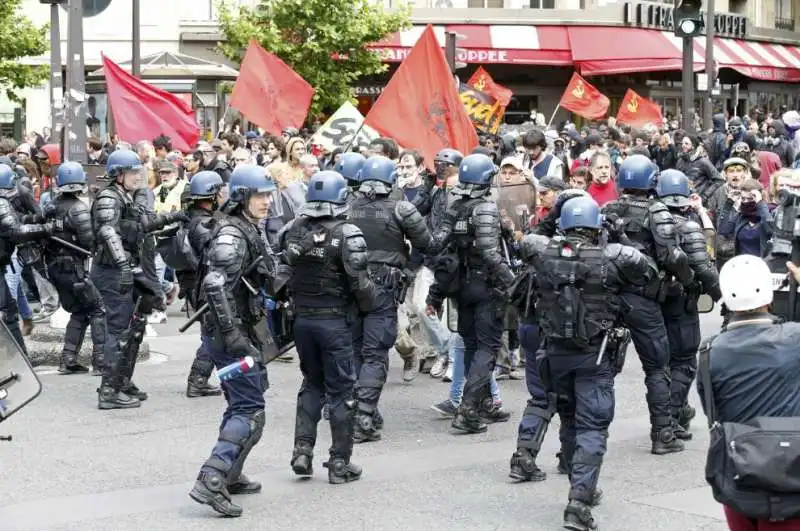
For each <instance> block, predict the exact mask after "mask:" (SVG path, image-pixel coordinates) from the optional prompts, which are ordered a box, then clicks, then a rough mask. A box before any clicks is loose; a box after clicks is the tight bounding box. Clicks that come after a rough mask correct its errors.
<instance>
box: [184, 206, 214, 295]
mask: <svg viewBox="0 0 800 531" xmlns="http://www.w3.org/2000/svg"><path fill="white" fill-rule="evenodd" d="M188 214H189V216H190V219H189V223H188V224H187V225H186V227H185V230H186V235H187V236H188V240H189V245H190V246H191V251H192V254H193V256H194V258H195V259H196V260H197V264H198V266H197V268H195V269H186V270H180V269H176V270H175V276H176V277H177V279H178V285H179V286H180V293H179V296H180V297H181V298H182V297H187V298H188V301H189V304H190V305H191V306H192V307H193V308H197V300H196V295H197V293H196V290H195V288H196V286H197V283H198V282H197V280H198V278H200V277H198V271H199V269H200V267H201V264H202V263H203V257H204V255H205V251H206V247H207V246H208V242H210V241H211V236H212V235H213V233H214V228H215V226H216V224H217V219H216V218H215V217H214V215H213V213H212V212H209V211H208V210H205V209H202V208H191V209H189V212H188Z"/></svg>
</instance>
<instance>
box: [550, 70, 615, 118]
mask: <svg viewBox="0 0 800 531" xmlns="http://www.w3.org/2000/svg"><path fill="white" fill-rule="evenodd" d="M558 104H559V105H560V106H561V107H564V108H565V109H567V110H569V111H572V112H574V113H575V114H577V115H578V116H583V117H584V118H586V119H588V120H596V119H598V118H602V117H603V116H605V115H606V113H607V112H608V107H609V105H611V102H610V101H608V98H606V97H605V96H604V95H603V93H602V92H600V91H599V90H597V89H596V88H595V87H593V86H592V85H591V84H589V82H588V81H586V80H585V79H583V78H582V77H581V76H580V74H578V73H577V72H575V73H574V74H572V79H570V80H569V83H568V84H567V89H566V90H565V91H564V95H563V96H561V101H560V102H558Z"/></svg>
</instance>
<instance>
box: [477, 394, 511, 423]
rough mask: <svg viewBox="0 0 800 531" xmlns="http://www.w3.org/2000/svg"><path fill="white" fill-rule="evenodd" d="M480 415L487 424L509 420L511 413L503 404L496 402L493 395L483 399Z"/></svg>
mask: <svg viewBox="0 0 800 531" xmlns="http://www.w3.org/2000/svg"><path fill="white" fill-rule="evenodd" d="M479 414H480V417H481V420H483V421H484V422H485V423H487V424H494V423H495V422H508V419H509V418H510V417H511V413H509V412H508V411H506V410H505V409H503V406H501V405H499V404H495V403H494V400H493V399H492V398H491V397H488V398H484V399H483V400H482V401H481V407H480V413H479Z"/></svg>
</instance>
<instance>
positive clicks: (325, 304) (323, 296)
mask: <svg viewBox="0 0 800 531" xmlns="http://www.w3.org/2000/svg"><path fill="white" fill-rule="evenodd" d="M345 223H347V221H345V220H343V219H327V220H324V221H312V220H309V219H302V218H301V219H299V220H297V221H296V222H295V225H294V227H292V229H290V230H289V231H288V232H287V234H286V245H290V244H292V243H298V244H299V243H300V242H302V241H303V239H304V238H306V237H307V235H308V233H309V232H311V231H313V230H314V228H316V227H319V226H320V225H321V226H322V227H324V228H325V230H326V232H327V234H328V237H327V238H326V240H325V245H319V246H316V247H314V249H312V250H311V251H310V252H308V253H306V254H304V255H303V256H302V257H300V258H299V259H298V260H297V262H296V263H295V264H294V266H293V270H294V274H293V275H292V277H291V280H290V282H289V289H290V291H291V293H292V297H293V301H294V306H295V309H296V312H297V313H298V314H304V315H314V314H318V315H319V316H334V315H345V314H346V313H347V312H348V309H349V308H348V306H349V305H350V304H351V302H352V297H351V295H350V293H349V290H348V288H347V286H348V281H347V274H346V273H345V270H344V265H343V263H342V258H341V257H342V249H341V243H340V242H341V241H342V229H341V227H342V225H344V224H345Z"/></svg>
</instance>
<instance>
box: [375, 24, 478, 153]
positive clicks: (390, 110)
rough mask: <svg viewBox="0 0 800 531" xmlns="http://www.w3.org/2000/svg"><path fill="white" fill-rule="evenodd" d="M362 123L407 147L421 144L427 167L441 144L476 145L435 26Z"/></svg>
mask: <svg viewBox="0 0 800 531" xmlns="http://www.w3.org/2000/svg"><path fill="white" fill-rule="evenodd" d="M364 123H365V124H366V125H369V126H370V127H372V128H373V129H375V130H376V131H378V132H379V133H380V134H382V135H386V136H390V137H392V138H394V139H395V140H396V141H397V143H398V144H400V145H401V146H403V147H406V148H416V149H418V150H420V152H421V153H422V154H424V155H425V162H426V164H427V165H428V167H433V157H434V156H435V155H436V153H437V152H439V151H440V150H441V149H443V148H446V147H449V148H453V149H457V150H459V151H460V152H461V153H464V154H465V155H466V154H468V153H469V152H470V151H472V148H474V147H475V146H477V145H478V135H477V134H476V133H475V128H474V127H473V126H472V121H471V120H470V118H469V116H467V111H466V110H465V109H464V104H463V103H461V99H460V98H459V96H458V90H456V86H455V83H454V82H453V75H452V74H451V73H450V68H449V67H448V66H447V60H446V59H445V57H444V51H442V47H441V46H439V42H438V41H437V40H436V35H435V34H434V33H433V27H432V26H430V25H429V26H428V27H427V28H425V31H424V32H423V33H422V36H421V37H420V38H419V40H418V41H417V44H415V45H414V47H413V48H412V49H411V51H410V52H409V53H408V57H406V58H405V60H403V63H402V64H401V65H400V67H399V68H398V69H397V72H395V74H394V75H393V76H392V79H390V80H389V84H388V85H386V88H384V89H383V93H382V94H381V95H380V97H379V98H378V101H376V102H375V105H373V107H372V109H371V110H370V111H369V114H367V118H366V119H365V120H364Z"/></svg>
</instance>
